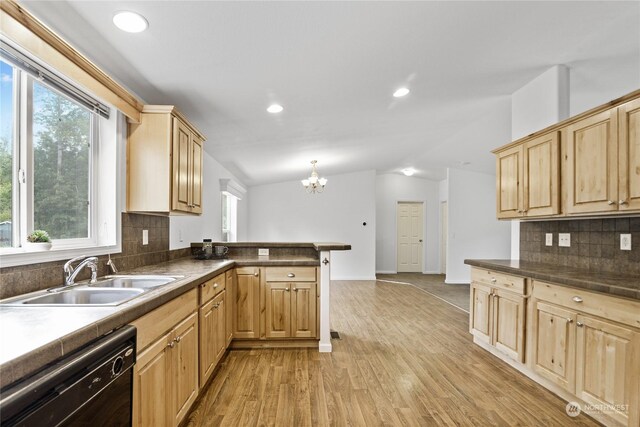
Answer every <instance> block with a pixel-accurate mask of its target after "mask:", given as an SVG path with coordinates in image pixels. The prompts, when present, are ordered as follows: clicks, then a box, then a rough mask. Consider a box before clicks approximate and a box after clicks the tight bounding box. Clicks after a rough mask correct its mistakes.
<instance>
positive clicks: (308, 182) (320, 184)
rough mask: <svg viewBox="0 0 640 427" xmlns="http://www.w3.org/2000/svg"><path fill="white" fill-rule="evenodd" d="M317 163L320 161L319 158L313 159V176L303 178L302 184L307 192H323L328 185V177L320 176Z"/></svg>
mask: <svg viewBox="0 0 640 427" xmlns="http://www.w3.org/2000/svg"><path fill="white" fill-rule="evenodd" d="M316 163H318V161H317V160H312V161H311V176H310V177H309V178H307V179H303V180H302V185H304V188H305V189H306V190H307V193H322V191H323V190H324V186H325V185H327V178H319V177H318V170H317V169H316Z"/></svg>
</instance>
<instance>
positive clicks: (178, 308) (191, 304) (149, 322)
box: [131, 289, 198, 354]
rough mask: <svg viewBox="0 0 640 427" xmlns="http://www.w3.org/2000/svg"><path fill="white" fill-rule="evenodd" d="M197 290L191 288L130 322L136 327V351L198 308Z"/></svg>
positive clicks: (138, 351)
mask: <svg viewBox="0 0 640 427" xmlns="http://www.w3.org/2000/svg"><path fill="white" fill-rule="evenodd" d="M197 301H198V291H197V290H196V289H192V290H190V291H189V292H187V293H185V294H182V295H180V296H179V297H178V298H175V299H173V300H171V301H169V302H168V303H166V304H164V305H161V306H160V307H158V308H156V309H155V310H153V311H151V312H149V313H147V314H145V315H144V316H142V317H140V318H138V319H136V320H134V321H133V322H131V324H132V325H133V326H135V327H136V328H137V329H138V346H137V353H138V354H140V352H141V351H142V350H144V349H145V348H146V347H147V346H148V345H149V344H151V343H152V342H154V341H156V340H157V339H158V338H160V337H161V336H162V335H163V334H165V333H166V332H167V331H169V330H170V329H173V327H174V326H175V325H176V324H178V323H179V322H180V321H181V320H182V319H184V318H186V317H187V316H189V315H190V314H191V313H193V312H195V311H196V310H197V309H198V306H197Z"/></svg>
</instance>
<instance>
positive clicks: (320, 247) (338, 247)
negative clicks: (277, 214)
mask: <svg viewBox="0 0 640 427" xmlns="http://www.w3.org/2000/svg"><path fill="white" fill-rule="evenodd" d="M212 243H213V245H216V246H217V245H222V246H228V247H230V248H314V249H315V250H317V251H348V250H351V245H347V244H345V243H338V242H314V243H306V242H301V243H296V242H212ZM191 247H192V248H201V247H202V242H196V243H192V244H191Z"/></svg>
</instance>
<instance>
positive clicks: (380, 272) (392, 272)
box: [376, 270, 398, 274]
mask: <svg viewBox="0 0 640 427" xmlns="http://www.w3.org/2000/svg"><path fill="white" fill-rule="evenodd" d="M376 274H398V272H397V271H395V270H381V271H376Z"/></svg>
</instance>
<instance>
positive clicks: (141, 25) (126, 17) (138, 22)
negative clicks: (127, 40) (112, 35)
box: [113, 10, 149, 33]
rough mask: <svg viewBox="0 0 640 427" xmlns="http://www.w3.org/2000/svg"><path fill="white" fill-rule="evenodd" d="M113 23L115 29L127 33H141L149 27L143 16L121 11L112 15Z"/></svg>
mask: <svg viewBox="0 0 640 427" xmlns="http://www.w3.org/2000/svg"><path fill="white" fill-rule="evenodd" d="M113 23H114V24H115V26H116V27H118V28H120V29H121V30H122V31H126V32H127V33H141V32H143V31H144V30H146V29H147V27H149V22H147V20H146V19H145V18H144V16H142V15H140V14H138V13H135V12H129V11H126V10H123V11H121V12H116V14H115V15H113Z"/></svg>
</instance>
